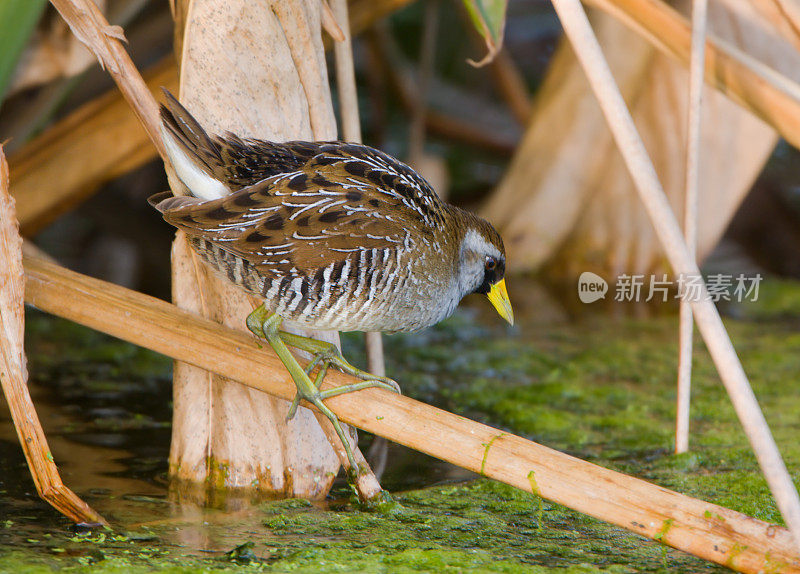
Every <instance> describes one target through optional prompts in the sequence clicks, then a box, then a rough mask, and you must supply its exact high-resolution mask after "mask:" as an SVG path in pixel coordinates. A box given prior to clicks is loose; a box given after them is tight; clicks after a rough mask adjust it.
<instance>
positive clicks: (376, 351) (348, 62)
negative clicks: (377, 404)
mask: <svg viewBox="0 0 800 574" xmlns="http://www.w3.org/2000/svg"><path fill="white" fill-rule="evenodd" d="M332 2H333V14H332V15H333V17H334V19H335V21H337V22H339V24H338V28H339V30H340V31H341V33H342V40H341V41H338V42H337V43H336V44H335V45H334V46H333V53H334V58H335V62H336V88H337V90H338V93H339V111H340V114H341V118H342V127H341V134H340V135H341V137H342V139H344V140H345V141H350V142H356V143H361V120H360V118H359V114H358V91H357V89H356V74H355V69H354V66H353V38H352V35H351V33H350V17H349V14H348V9H347V0H332ZM364 340H365V344H366V349H367V369H368V370H369V372H371V373H374V374H376V375H380V376H385V375H386V363H385V361H384V356H383V339H381V334H380V333H365V334H364Z"/></svg>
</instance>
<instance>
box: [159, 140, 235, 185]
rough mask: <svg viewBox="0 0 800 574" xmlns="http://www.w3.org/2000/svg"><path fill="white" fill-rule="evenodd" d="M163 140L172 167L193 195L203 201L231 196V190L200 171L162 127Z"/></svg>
mask: <svg viewBox="0 0 800 574" xmlns="http://www.w3.org/2000/svg"><path fill="white" fill-rule="evenodd" d="M161 138H162V139H163V140H164V147H165V148H166V150H167V155H168V156H169V160H170V162H172V167H173V168H174V169H175V173H176V174H177V175H178V177H179V178H180V180H181V181H182V182H183V184H184V185H185V186H186V187H187V188H189V191H191V192H192V195H194V196H195V197H199V198H200V199H203V200H211V199H219V198H220V197H225V196H226V195H228V194H230V192H231V190H230V189H228V187H227V186H226V185H225V184H223V183H222V182H221V181H219V180H218V179H215V178H213V177H211V176H210V175H208V173H206V172H205V171H203V170H202V169H200V168H199V167H198V165H197V163H196V162H194V161H192V158H190V157H189V155H188V154H187V153H186V151H184V149H183V148H182V147H181V145H180V144H179V143H178V142H177V141H176V140H175V138H174V136H172V134H170V133H169V130H167V129H166V128H164V126H163V125H162V126H161Z"/></svg>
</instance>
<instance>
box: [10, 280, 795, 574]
mask: <svg viewBox="0 0 800 574" xmlns="http://www.w3.org/2000/svg"><path fill="white" fill-rule="evenodd" d="M511 297H512V301H514V303H515V312H516V315H517V320H518V323H517V324H518V326H517V327H514V328H508V327H505V326H503V325H501V323H500V320H499V319H498V318H497V317H496V316H495V315H493V313H492V311H491V309H490V308H489V306H488V305H487V304H486V303H485V301H482V300H479V299H477V298H476V299H475V300H472V301H468V302H467V305H466V306H465V307H464V308H463V309H461V310H460V311H459V312H458V313H457V315H456V316H455V317H453V318H452V319H450V320H448V321H446V322H445V323H444V324H442V325H440V326H438V327H436V328H435V329H431V330H429V331H427V332H423V333H419V334H413V335H396V336H392V337H388V338H387V339H386V345H387V349H388V355H389V364H388V369H389V372H390V374H391V375H393V376H394V377H396V378H397V379H398V380H399V381H400V382H401V383H402V385H403V388H404V392H405V393H406V394H408V395H410V396H413V397H415V398H418V399H420V400H423V401H426V402H431V403H434V404H436V405H438V406H441V407H443V408H446V409H448V410H451V411H454V412H458V413H460V414H464V415H466V416H469V417H471V418H473V419H476V420H479V421H481V422H486V423H488V424H491V425H494V426H497V427H499V428H502V429H504V430H510V431H512V432H515V433H517V434H521V435H523V436H526V437H528V438H531V439H533V440H537V441H540V442H542V443H544V444H547V445H548V446H552V447H554V448H558V449H560V450H564V451H566V452H569V453H571V454H574V455H576V456H580V457H582V458H585V459H588V460H592V461H593V462H596V463H598V464H602V465H604V466H607V467H610V468H615V469H618V470H622V471H624V472H628V473H631V474H635V475H638V476H641V477H643V478H646V479H648V480H651V481H654V482H657V483H659V484H662V485H664V486H666V487H669V488H673V489H676V490H679V491H681V492H685V493H687V494H690V495H693V496H699V497H701V498H705V499H708V500H712V501H714V502H717V503H719V504H723V505H726V506H730V507H733V508H735V509H737V510H741V511H743V512H747V513H748V514H751V515H754V516H757V517H758V518H761V519H764V520H771V521H780V516H779V514H778V512H777V510H776V509H775V506H774V504H773V503H772V501H771V498H770V497H769V494H768V491H767V489H766V485H765V484H764V481H763V479H761V477H760V475H759V473H758V470H757V466H756V464H755V460H754V457H753V456H752V455H751V454H750V452H749V448H748V447H747V444H746V440H745V438H744V436H743V434H742V432H741V430H740V428H739V426H738V422H737V421H736V418H735V415H734V413H733V410H732V408H731V407H730V404H729V401H728V400H727V397H726V396H725V393H724V390H723V389H722V387H721V385H720V384H719V381H718V379H717V377H716V374H715V371H714V369H713V365H712V364H711V362H710V360H709V358H708V356H707V354H706V353H705V351H704V350H703V349H702V348H699V349H698V350H697V351H696V363H695V390H694V398H693V411H692V412H693V423H692V424H693V429H692V430H693V435H692V441H693V451H692V452H691V453H690V454H688V455H683V456H674V455H672V454H671V448H672V440H673V438H672V418H673V416H674V400H675V388H674V380H675V371H676V364H675V363H676V350H677V343H676V337H677V320H676V317H675V315H674V313H673V312H664V311H663V310H661V313H660V315H656V314H654V312H655V311H659V310H658V309H653V308H650V309H644V310H643V309H641V308H637V309H632V308H614V309H611V310H609V309H595V310H594V312H592V313H589V314H586V313H583V314H580V315H576V314H575V312H574V309H575V308H574V306H573V307H570V306H569V305H568V306H567V308H571V309H572V310H571V311H567V310H564V309H565V308H564V307H563V306H562V304H561V303H559V302H558V301H557V300H556V299H554V298H553V297H552V295H551V294H550V293H548V292H547V291H545V290H544V289H542V288H541V287H539V286H537V285H536V284H534V283H530V282H526V281H522V280H513V281H512V282H511ZM728 312H729V314H731V315H734V316H736V317H738V318H737V319H735V320H734V319H728V320H727V324H728V327H729V329H730V331H731V333H732V336H733V337H734V343H735V344H736V345H737V348H738V349H739V351H740V353H741V354H742V359H743V361H744V364H745V367H746V369H747V371H748V372H749V373H750V375H751V378H752V382H753V385H754V388H755V390H756V393H757V395H758V396H759V399H760V400H761V403H762V406H763V408H764V410H765V414H766V415H767V419H768V420H769V421H770V422H771V424H772V428H773V432H774V433H775V436H776V440H777V442H778V444H779V446H780V447H781V449H782V452H783V453H784V455H785V457H786V460H787V464H788V466H789V468H790V470H791V471H792V472H793V473H794V476H795V477H798V476H800V447H799V446H798V444H797V440H796V437H797V431H798V429H800V414H799V413H800V392H798V391H799V390H800V389H799V388H798V383H797V372H800V355H799V354H798V353H797V347H798V343H800V286H798V285H797V284H791V283H781V282H778V281H765V282H764V287H763V289H762V297H761V301H760V302H759V303H748V304H746V305H742V306H740V307H731V308H729V309H728ZM630 316H637V317H638V318H629V317H630ZM27 333H28V335H27V337H28V339H27V346H28V353H29V367H30V371H31V381H32V382H31V391H32V394H33V397H34V402H35V403H36V406H37V409H38V412H39V416H40V418H41V419H42V422H43V424H44V427H45V431H46V433H47V436H48V439H49V442H50V446H51V450H52V452H53V454H54V456H55V459H56V461H57V462H58V464H59V468H60V470H61V472H62V477H63V479H64V481H65V483H66V484H68V485H69V486H70V487H71V488H72V489H74V490H75V491H76V492H77V493H78V494H79V495H80V496H82V497H83V498H84V499H85V500H86V501H87V502H88V503H89V504H91V505H92V506H93V507H94V508H95V509H97V510H98V511H99V512H100V513H101V514H103V515H104V516H106V517H107V518H108V519H109V520H110V521H111V522H112V523H113V525H114V531H113V532H110V531H93V532H86V533H80V532H76V531H75V530H74V529H73V528H72V526H71V525H70V524H69V523H68V521H66V520H65V519H63V518H61V517H60V516H58V515H57V514H56V513H55V512H54V511H53V510H51V509H50V507H49V506H47V505H46V504H44V503H42V502H41V501H40V500H39V499H38V497H37V496H36V494H35V490H34V487H33V483H32V481H31V479H30V477H29V475H28V472H27V468H26V466H25V462H24V459H23V457H22V452H21V450H20V448H19V446H18V444H17V441H16V436H15V435H14V431H13V427H12V426H11V424H10V421H9V416H8V413H7V412H6V411H4V410H0V571H3V572H6V571H12V570H17V571H20V570H25V571H27V570H32V569H38V568H41V569H43V570H50V569H51V568H60V567H64V566H69V567H74V568H77V569H83V568H89V567H91V568H92V569H93V571H96V570H101V571H102V570H104V569H105V570H109V571H129V570H131V569H140V570H142V571H147V570H151V569H169V570H175V571H183V570H196V569H200V568H207V569H227V568H234V569H240V568H246V569H263V570H269V571H288V570H292V571H342V570H344V571H354V570H359V571H375V572H380V571H392V572H395V571H440V570H446V569H450V570H453V571H459V570H463V569H476V570H484V571H513V572H518V571H525V570H529V571H532V572H539V571H545V570H549V569H551V568H555V569H563V568H570V569H572V571H580V572H591V571H615V572H616V571H620V572H627V571H647V572H656V571H661V570H664V569H665V568H666V569H668V570H670V571H681V572H694V571H698V572H705V571H716V570H718V569H719V568H718V567H715V566H712V565H709V564H707V563H705V562H703V561H701V560H698V559H695V558H693V557H690V556H687V555H686V554H683V553H681V552H678V551H674V550H671V549H666V548H665V547H662V546H661V545H659V544H658V543H655V542H651V541H647V540H644V539H642V538H639V537H637V536H635V535H633V534H630V533H628V532H626V531H624V530H621V529H618V528H616V527H610V526H607V525H605V524H603V523H600V522H598V521H596V520H594V519H590V518H588V517H585V516H582V515H580V514H578V513H575V512H572V511H570V510H568V509H566V508H563V507H560V506H557V505H554V504H550V503H548V502H546V501H544V502H543V501H541V499H539V498H538V497H535V496H533V495H530V494H526V493H522V492H520V491H516V490H515V489H512V488H510V487H506V486H504V485H500V484H497V483H493V482H490V481H487V480H483V479H481V480H477V479H476V477H475V475H472V474H470V473H467V472H465V471H463V470H461V469H458V468H456V467H453V466H451V465H448V464H445V463H441V462H438V461H435V460H433V459H431V458H429V457H426V456H424V455H421V454H418V453H414V452H413V451H410V450H408V449H406V448H404V447H400V446H397V445H392V447H391V450H390V455H389V465H388V469H387V472H386V475H385V476H384V478H383V480H382V483H383V485H384V487H385V488H387V489H388V490H390V491H391V492H392V493H394V498H395V500H396V502H397V504H396V505H395V506H392V507H391V508H389V509H385V510H384V511H382V512H369V511H364V510H360V509H358V508H357V506H356V505H354V504H353V503H352V501H351V500H350V498H349V491H348V489H347V487H346V485H345V484H344V483H343V482H340V483H338V484H337V486H336V487H335V489H334V491H333V493H332V495H331V496H330V497H329V499H328V500H326V501H324V502H322V503H315V504H313V505H312V504H308V503H306V502H304V501H297V500H290V501H272V502H270V501H260V502H255V503H254V502H253V501H251V500H248V499H237V498H235V497H227V498H224V499H222V498H221V499H220V502H219V504H218V505H217V508H214V509H201V508H198V507H197V506H195V505H193V504H190V503H186V502H183V503H182V502H179V501H178V498H177V497H176V496H174V495H173V494H171V493H170V485H169V481H168V480H167V477H166V470H167V462H166V459H167V455H168V450H169V439H170V426H169V425H170V415H171V413H170V401H171V391H170V372H171V360H169V359H167V358H165V357H161V356H159V355H156V354H154V353H151V352H148V351H144V350H141V349H137V348H135V347H133V346H131V345H128V344H126V343H122V342H120V341H117V340H114V339H111V338H109V337H106V336H104V335H100V334H98V333H94V332H91V331H89V330H87V329H84V328H82V327H78V326H75V325H72V324H69V323H67V322H65V321H61V320H59V319H54V318H52V317H49V316H46V315H44V314H41V313H39V312H37V311H29V313H28V331H27ZM360 340H361V339H360V338H359V337H356V336H347V337H346V338H345V352H346V354H348V355H349V356H353V357H360V356H361V354H362V353H361V351H362V349H361V345H360ZM700 347H702V346H701V345H700ZM355 362H358V361H357V360H356V361H355ZM362 441H363V442H362V446H366V445H367V444H368V442H369V437H366V436H365V437H362ZM237 549H238V550H237Z"/></svg>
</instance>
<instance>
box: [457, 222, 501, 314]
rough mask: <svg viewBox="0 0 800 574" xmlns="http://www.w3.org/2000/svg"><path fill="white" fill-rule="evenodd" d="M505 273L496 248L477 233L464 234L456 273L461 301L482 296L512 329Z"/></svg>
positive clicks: (487, 239) (476, 231)
mask: <svg viewBox="0 0 800 574" xmlns="http://www.w3.org/2000/svg"><path fill="white" fill-rule="evenodd" d="M505 272H506V257H505V254H503V252H502V251H501V250H500V247H498V246H497V245H495V244H494V243H493V242H492V241H491V240H490V239H489V238H487V237H486V236H484V235H483V234H482V233H481V232H480V231H478V230H476V229H470V230H468V231H467V233H466V234H465V235H464V239H463V240H462V241H461V249H460V251H459V262H458V273H457V276H458V286H459V289H460V291H461V294H462V297H463V296H464V295H468V294H470V293H481V294H483V295H486V296H487V297H489V301H491V303H492V305H493V306H494V308H495V309H497V312H498V313H499V314H500V316H501V317H503V319H505V320H506V321H508V322H509V323H511V324H512V325H513V324H514V312H513V310H512V309H511V302H510V301H509V299H508V292H507V291H506V282H505Z"/></svg>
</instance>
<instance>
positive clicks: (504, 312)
mask: <svg viewBox="0 0 800 574" xmlns="http://www.w3.org/2000/svg"><path fill="white" fill-rule="evenodd" d="M487 297H489V301H491V302H492V305H493V306H494V308H495V309H497V312H498V313H500V316H501V317H502V318H503V319H505V320H506V321H508V322H509V323H511V324H512V325H513V324H514V310H513V309H512V308H511V301H509V299H508V291H506V280H505V279H501V280H500V281H498V282H497V283H495V284H494V285H492V288H491V289H490V290H489V294H488V295H487Z"/></svg>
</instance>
